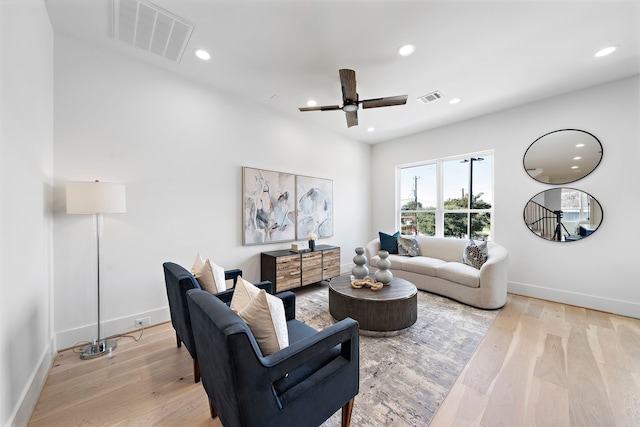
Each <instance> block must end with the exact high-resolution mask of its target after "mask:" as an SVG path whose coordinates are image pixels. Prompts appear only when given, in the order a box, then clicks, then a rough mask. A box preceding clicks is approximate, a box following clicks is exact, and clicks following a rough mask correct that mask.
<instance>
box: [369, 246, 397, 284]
mask: <svg viewBox="0 0 640 427" xmlns="http://www.w3.org/2000/svg"><path fill="white" fill-rule="evenodd" d="M378 256H379V257H380V259H378V262H376V266H377V267H378V269H377V270H376V272H375V273H373V279H374V280H375V281H376V282H382V283H383V284H384V285H388V284H389V283H391V281H392V280H393V273H392V272H391V271H389V268H391V261H389V252H387V251H378Z"/></svg>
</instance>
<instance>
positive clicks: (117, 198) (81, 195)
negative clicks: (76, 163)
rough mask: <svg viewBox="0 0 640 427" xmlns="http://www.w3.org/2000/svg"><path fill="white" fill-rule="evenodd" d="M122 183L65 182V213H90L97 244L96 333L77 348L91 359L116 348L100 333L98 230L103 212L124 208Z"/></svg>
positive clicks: (114, 211) (119, 211) (122, 209)
mask: <svg viewBox="0 0 640 427" xmlns="http://www.w3.org/2000/svg"><path fill="white" fill-rule="evenodd" d="M125 200H126V197H125V187H124V185H123V184H114V183H111V182H99V181H95V182H68V183H67V213H68V214H90V215H93V216H94V220H95V223H96V244H97V261H98V263H97V274H98V276H97V278H98V280H97V283H98V335H97V338H96V339H95V340H94V341H93V342H92V343H91V344H89V345H88V346H86V347H85V348H83V349H82V351H81V352H80V358H81V359H91V358H94V357H98V356H102V355H104V354H107V353H110V352H111V351H112V350H113V349H114V348H116V341H115V340H107V339H104V338H101V336H100V234H101V231H102V230H101V225H102V215H103V214H112V213H124V212H125V210H126V202H125Z"/></svg>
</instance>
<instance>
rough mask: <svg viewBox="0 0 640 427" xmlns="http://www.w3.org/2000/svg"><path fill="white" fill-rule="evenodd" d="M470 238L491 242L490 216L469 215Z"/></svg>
mask: <svg viewBox="0 0 640 427" xmlns="http://www.w3.org/2000/svg"><path fill="white" fill-rule="evenodd" d="M471 237H472V238H473V239H476V240H491V214H490V213H489V212H482V213H472V214H471Z"/></svg>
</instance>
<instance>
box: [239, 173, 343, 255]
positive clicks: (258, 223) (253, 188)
mask: <svg viewBox="0 0 640 427" xmlns="http://www.w3.org/2000/svg"><path fill="white" fill-rule="evenodd" d="M242 204H243V206H242V208H243V209H242V227H243V228H242V243H243V244H244V245H258V244H265V243H276V242H287V241H293V240H296V239H298V240H304V239H306V236H307V234H309V233H315V234H316V235H317V236H318V237H319V238H322V237H330V236H333V181H332V180H330V179H322V178H313V177H309V176H301V175H294V174H290V173H285V172H275V171H269V170H264V169H255V168H250V167H243V168H242Z"/></svg>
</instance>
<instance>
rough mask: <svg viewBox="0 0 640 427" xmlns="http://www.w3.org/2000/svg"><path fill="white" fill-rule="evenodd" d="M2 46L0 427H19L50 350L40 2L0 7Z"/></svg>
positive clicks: (46, 50) (49, 77) (45, 37)
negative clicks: (3, 426)
mask: <svg viewBox="0 0 640 427" xmlns="http://www.w3.org/2000/svg"><path fill="white" fill-rule="evenodd" d="M16 40H19V41H20V42H19V43H15V41H16ZM9 41H11V43H10V42H9ZM0 43H1V46H0V93H1V95H0V122H1V123H0V203H1V205H0V425H7V426H9V425H16V426H20V425H26V423H27V421H28V419H29V416H30V414H31V411H32V409H33V407H34V405H35V402H36V400H37V398H38V394H39V393H40V390H41V387H42V385H43V384H44V380H45V376H46V373H47V370H48V369H49V366H50V363H51V359H52V357H53V354H54V353H53V352H54V350H55V341H54V335H53V322H52V301H53V299H52V298H53V295H52V292H53V289H52V280H51V269H52V251H51V245H52V219H51V205H52V194H53V192H52V185H53V31H52V28H51V25H50V24H49V18H48V15H47V12H46V9H45V6H44V4H43V2H42V1H41V0H26V1H20V2H18V1H7V0H3V1H2V2H0Z"/></svg>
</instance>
